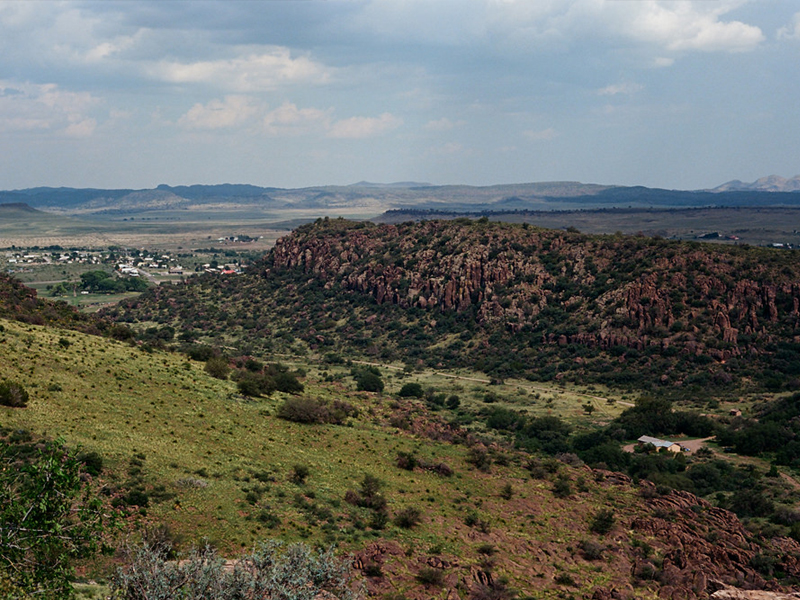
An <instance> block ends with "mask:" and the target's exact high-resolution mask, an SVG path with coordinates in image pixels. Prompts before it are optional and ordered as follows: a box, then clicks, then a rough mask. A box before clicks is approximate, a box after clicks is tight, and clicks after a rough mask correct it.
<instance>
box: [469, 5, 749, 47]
mask: <svg viewBox="0 0 800 600" xmlns="http://www.w3.org/2000/svg"><path fill="white" fill-rule="evenodd" d="M484 2H485V9H486V15H487V19H486V22H487V29H488V37H489V39H491V40H493V43H494V44H496V45H497V46H498V47H500V48H503V49H504V50H505V51H506V52H517V51H518V50H520V49H521V50H523V51H524V50H531V49H536V50H541V49H549V50H554V49H556V50H558V49H563V48H566V47H569V46H570V45H572V44H575V43H578V42H581V41H586V40H603V41H604V42H605V43H608V42H609V41H612V42H613V41H615V40H617V41H620V42H622V41H631V40H632V41H635V42H636V43H638V44H642V45H644V46H655V47H658V48H661V49H663V50H670V51H689V50H698V51H727V52H737V51H746V50H752V49H753V48H755V47H756V46H758V45H759V44H760V43H761V42H762V41H764V34H763V33H762V31H761V29H760V28H758V27H756V26H754V25H750V24H747V23H743V22H741V21H736V20H729V21H726V20H724V16H725V15H726V14H727V13H729V12H731V11H732V10H733V9H735V8H736V7H738V6H739V5H741V4H742V3H743V0H715V1H714V2H708V1H705V0H682V1H680V2H674V1H669V0H640V1H632V2H620V1H619V0H538V1H536V2H532V1H530V0H484Z"/></svg>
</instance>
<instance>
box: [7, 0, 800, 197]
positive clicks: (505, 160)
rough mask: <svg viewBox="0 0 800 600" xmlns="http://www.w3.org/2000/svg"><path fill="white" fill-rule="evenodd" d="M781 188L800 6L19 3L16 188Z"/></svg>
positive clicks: (799, 118) (783, 2) (651, 0)
mask: <svg viewBox="0 0 800 600" xmlns="http://www.w3.org/2000/svg"><path fill="white" fill-rule="evenodd" d="M772 173H776V174H779V175H783V176H786V177H791V176H793V175H796V174H798V173H800V2H799V1H798V0H695V1H690V0H271V1H259V0H247V1H243V2H238V1H231V0H225V1H219V2H216V1H206V0H193V1H188V2H184V1H181V0H171V1H169V2H164V1H158V2H149V1H140V0H125V1H120V2H117V1H113V0H104V1H102V2H81V1H63V2H62V1H56V0H48V1H44V0H42V1H32V0H18V1H8V0H0V189H14V188H23V187H33V186H39V185H49V186H72V187H113V188H120V187H133V188H148V187H153V186H155V185H158V184H160V183H168V184H171V185H179V184H192V183H223V182H229V183H251V184H255V185H263V186H278V187H302V186H309V185H324V184H348V183H354V182H356V181H359V180H369V181H379V182H391V181H425V182H431V183H434V184H447V183H466V184H473V185H490V184H495V183H515V182H531V181H553V180H576V181H583V182H593V183H617V184H625V185H648V186H659V187H667V188H681V189H696V188H704V187H713V186H715V185H717V184H720V183H723V182H725V181H728V180H730V179H742V180H746V181H751V180H754V179H756V178H758V177H760V176H763V175H769V174H772Z"/></svg>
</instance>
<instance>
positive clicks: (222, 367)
mask: <svg viewBox="0 0 800 600" xmlns="http://www.w3.org/2000/svg"><path fill="white" fill-rule="evenodd" d="M205 369H206V373H208V374H209V375H211V376H212V377H215V378H216V379H223V380H224V379H227V378H228V373H230V370H231V368H230V366H229V365H228V361H227V360H226V359H225V358H222V357H221V356H212V357H211V358H209V359H208V360H207V361H206V366H205Z"/></svg>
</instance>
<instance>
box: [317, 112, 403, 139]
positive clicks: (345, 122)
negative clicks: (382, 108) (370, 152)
mask: <svg viewBox="0 0 800 600" xmlns="http://www.w3.org/2000/svg"><path fill="white" fill-rule="evenodd" d="M402 123H403V120H402V119H401V118H399V117H396V116H394V115H392V114H391V113H388V112H386V113H383V114H382V115H381V116H379V117H350V118H349V119H342V120H341V121H336V122H335V123H333V124H332V125H331V127H330V129H329V130H328V137H332V138H367V137H373V136H376V135H380V134H382V133H385V132H387V131H390V130H392V129H396V128H397V127H399V126H400V125H402Z"/></svg>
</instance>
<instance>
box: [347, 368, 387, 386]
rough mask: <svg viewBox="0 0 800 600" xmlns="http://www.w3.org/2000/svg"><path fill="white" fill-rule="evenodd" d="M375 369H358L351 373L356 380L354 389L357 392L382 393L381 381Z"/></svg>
mask: <svg viewBox="0 0 800 600" xmlns="http://www.w3.org/2000/svg"><path fill="white" fill-rule="evenodd" d="M375 371H377V369H374V370H373V369H358V370H356V371H355V372H354V373H353V377H354V378H355V380H356V389H357V390H358V391H359V392H382V391H383V379H381V376H380V372H378V373H376V372H375Z"/></svg>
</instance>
